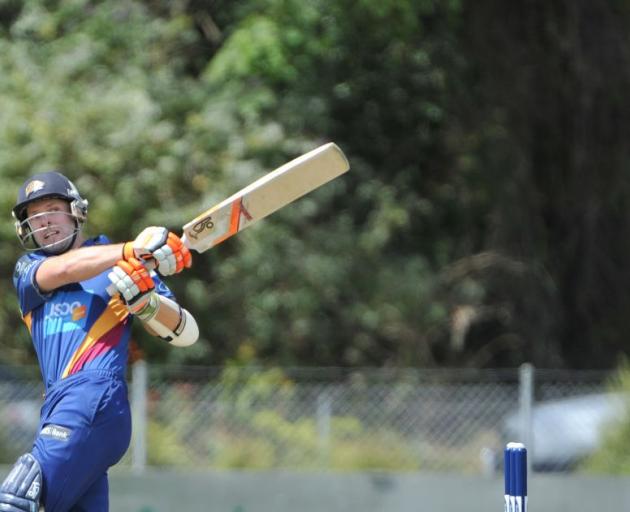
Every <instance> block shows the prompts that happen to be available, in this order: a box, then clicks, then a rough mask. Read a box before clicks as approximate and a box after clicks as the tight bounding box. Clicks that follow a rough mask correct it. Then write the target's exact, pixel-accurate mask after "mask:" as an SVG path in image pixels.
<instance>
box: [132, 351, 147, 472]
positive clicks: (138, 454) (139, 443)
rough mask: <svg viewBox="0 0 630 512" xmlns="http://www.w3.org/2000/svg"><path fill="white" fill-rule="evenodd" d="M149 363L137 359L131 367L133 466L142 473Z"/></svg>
mask: <svg viewBox="0 0 630 512" xmlns="http://www.w3.org/2000/svg"><path fill="white" fill-rule="evenodd" d="M147 373H148V372H147V363H146V362H145V361H143V360H139V361H136V362H135V363H134V364H133V366H132V368H131V375H132V377H131V378H132V380H131V417H132V424H133V429H132V434H131V435H132V445H131V447H132V451H131V467H132V469H133V471H134V472H136V473H142V472H143V471H144V469H145V467H146V465H147V442H146V440H147V388H148V377H147Z"/></svg>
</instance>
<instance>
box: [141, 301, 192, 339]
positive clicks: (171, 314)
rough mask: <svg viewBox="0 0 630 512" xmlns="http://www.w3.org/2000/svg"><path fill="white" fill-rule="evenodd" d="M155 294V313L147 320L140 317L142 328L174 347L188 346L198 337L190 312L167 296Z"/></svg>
mask: <svg viewBox="0 0 630 512" xmlns="http://www.w3.org/2000/svg"><path fill="white" fill-rule="evenodd" d="M155 296H156V299H157V301H158V302H157V305H156V306H157V312H155V315H154V316H152V317H151V318H150V319H148V320H143V319H142V318H141V317H140V321H141V322H142V325H143V326H144V328H145V329H146V330H147V331H148V332H149V333H150V334H152V335H154V336H159V337H160V338H162V339H163V340H165V341H168V342H169V343H170V344H171V345H175V346H176V347H188V346H190V345H192V344H193V343H195V342H196V341H197V339H198V338H199V327H198V326H197V322H196V320H195V318H194V317H193V316H192V315H191V314H190V312H189V311H188V310H186V309H184V308H182V307H181V306H180V305H179V304H177V302H175V301H174V300H172V299H169V298H168V297H164V296H163V295H158V294H155Z"/></svg>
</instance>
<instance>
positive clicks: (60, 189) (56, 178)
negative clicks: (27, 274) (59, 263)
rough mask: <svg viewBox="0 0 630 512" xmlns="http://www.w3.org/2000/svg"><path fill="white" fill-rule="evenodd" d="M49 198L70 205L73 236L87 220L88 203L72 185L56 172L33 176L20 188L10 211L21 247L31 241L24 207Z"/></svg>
mask: <svg viewBox="0 0 630 512" xmlns="http://www.w3.org/2000/svg"><path fill="white" fill-rule="evenodd" d="M49 197H52V198H58V199H63V200H64V201H67V202H68V203H69V204H70V214H71V215H72V216H73V217H74V219H75V221H76V231H75V236H76V232H78V230H79V229H80V227H81V225H82V224H83V223H84V222H85V220H86V219H87V211H88V202H87V200H86V199H83V198H82V197H81V195H80V194H79V191H78V190H77V187H75V186H74V183H72V182H71V181H70V180H69V179H68V178H66V177H65V176H64V175H63V174H61V173H60V172H57V171H48V172H43V173H39V174H35V175H33V176H31V177H30V178H28V179H27V180H26V181H25V182H24V184H23V185H22V186H21V187H20V190H19V192H18V197H17V201H16V203H15V206H14V207H13V211H12V214H13V217H14V219H15V230H16V232H17V235H18V238H19V239H20V241H21V242H22V244H23V245H25V244H26V242H27V241H29V240H30V241H33V240H32V233H31V229H30V226H29V225H28V222H26V220H27V219H26V207H27V206H28V205H29V204H30V203H32V202H33V201H37V200H39V199H45V198H49Z"/></svg>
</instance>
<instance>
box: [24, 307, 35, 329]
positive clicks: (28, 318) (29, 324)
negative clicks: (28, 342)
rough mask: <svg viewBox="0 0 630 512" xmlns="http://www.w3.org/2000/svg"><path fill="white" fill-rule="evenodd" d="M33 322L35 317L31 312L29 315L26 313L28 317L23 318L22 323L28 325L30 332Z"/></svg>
mask: <svg viewBox="0 0 630 512" xmlns="http://www.w3.org/2000/svg"><path fill="white" fill-rule="evenodd" d="M32 320H33V317H32V316H31V312H30V311H29V312H28V313H26V315H24V316H23V317H22V321H23V322H24V323H25V324H26V328H27V329H28V332H29V333H30V332H31V321H32Z"/></svg>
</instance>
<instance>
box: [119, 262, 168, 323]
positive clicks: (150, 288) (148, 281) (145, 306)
mask: <svg viewBox="0 0 630 512" xmlns="http://www.w3.org/2000/svg"><path fill="white" fill-rule="evenodd" d="M107 277H108V278H109V280H110V281H111V282H112V283H113V284H114V286H115V287H116V290H117V291H118V292H119V293H120V295H121V297H122V300H123V302H124V303H125V305H126V306H127V309H128V310H129V312H130V313H131V314H132V315H136V316H137V317H138V318H140V320H144V321H148V320H150V319H151V318H153V317H154V316H155V315H156V313H157V310H158V307H159V299H158V296H157V294H156V292H155V284H154V282H153V279H152V278H151V275H150V274H149V271H148V270H147V269H146V267H145V266H144V265H143V264H142V262H140V260H138V259H136V258H129V259H128V260H120V261H119V262H118V263H116V265H114V266H113V267H112V271H111V272H110V273H109V274H108V275H107Z"/></svg>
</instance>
